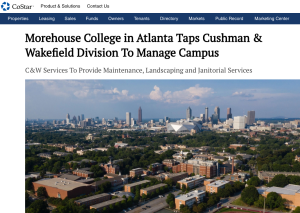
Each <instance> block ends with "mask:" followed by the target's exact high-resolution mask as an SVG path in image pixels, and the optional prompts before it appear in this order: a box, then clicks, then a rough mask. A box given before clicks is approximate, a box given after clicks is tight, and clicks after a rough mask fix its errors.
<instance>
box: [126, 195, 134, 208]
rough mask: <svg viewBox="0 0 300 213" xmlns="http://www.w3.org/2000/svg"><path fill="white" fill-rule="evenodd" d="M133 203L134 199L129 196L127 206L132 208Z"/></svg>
mask: <svg viewBox="0 0 300 213" xmlns="http://www.w3.org/2000/svg"><path fill="white" fill-rule="evenodd" d="M132 202H133V199H132V197H131V196H129V198H128V200H127V205H128V206H129V207H131V206H132Z"/></svg>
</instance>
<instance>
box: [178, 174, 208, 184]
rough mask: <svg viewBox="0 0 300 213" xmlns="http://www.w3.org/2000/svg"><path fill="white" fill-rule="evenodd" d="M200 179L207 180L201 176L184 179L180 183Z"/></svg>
mask: <svg viewBox="0 0 300 213" xmlns="http://www.w3.org/2000/svg"><path fill="white" fill-rule="evenodd" d="M199 179H205V177H204V176H201V175H195V176H192V177H188V178H184V179H182V180H180V181H179V182H182V183H188V182H191V181H195V180H199Z"/></svg>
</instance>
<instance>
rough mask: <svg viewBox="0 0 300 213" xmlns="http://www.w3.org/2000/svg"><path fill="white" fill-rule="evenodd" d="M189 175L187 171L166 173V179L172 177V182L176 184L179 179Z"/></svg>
mask: <svg viewBox="0 0 300 213" xmlns="http://www.w3.org/2000/svg"><path fill="white" fill-rule="evenodd" d="M187 176H188V173H187V172H180V173H167V174H165V180H168V179H171V180H172V182H173V183H174V184H175V183H177V182H178V181H179V180H182V179H183V178H186V177H187Z"/></svg>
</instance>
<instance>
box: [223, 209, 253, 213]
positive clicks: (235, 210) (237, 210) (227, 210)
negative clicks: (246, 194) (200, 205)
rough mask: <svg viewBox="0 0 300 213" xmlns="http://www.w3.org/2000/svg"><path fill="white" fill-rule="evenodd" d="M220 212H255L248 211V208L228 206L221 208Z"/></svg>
mask: <svg viewBox="0 0 300 213" xmlns="http://www.w3.org/2000/svg"><path fill="white" fill-rule="evenodd" d="M219 212H251V213H253V212H252V211H246V210H240V209H228V208H224V209H221V210H220V211H218V212H217V213H219Z"/></svg>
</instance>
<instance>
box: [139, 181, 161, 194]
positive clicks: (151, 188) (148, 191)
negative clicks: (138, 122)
mask: <svg viewBox="0 0 300 213" xmlns="http://www.w3.org/2000/svg"><path fill="white" fill-rule="evenodd" d="M165 186H167V184H165V183H160V184H156V185H153V186H149V187H147V188H144V189H141V190H140V196H142V195H143V194H145V195H149V194H151V193H152V192H154V191H156V189H159V188H160V187H165Z"/></svg>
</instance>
